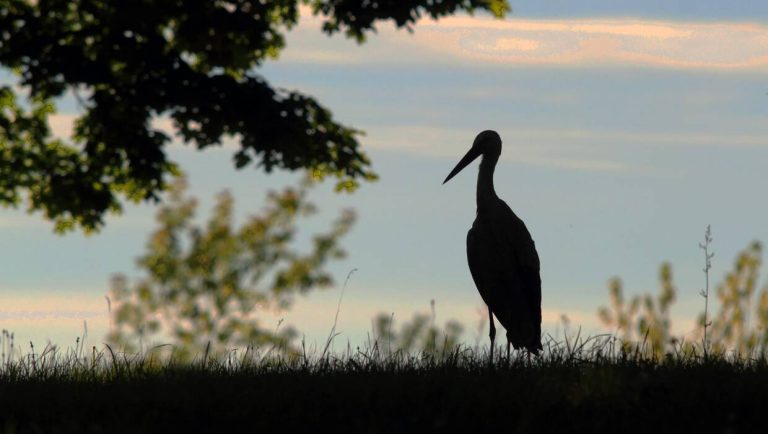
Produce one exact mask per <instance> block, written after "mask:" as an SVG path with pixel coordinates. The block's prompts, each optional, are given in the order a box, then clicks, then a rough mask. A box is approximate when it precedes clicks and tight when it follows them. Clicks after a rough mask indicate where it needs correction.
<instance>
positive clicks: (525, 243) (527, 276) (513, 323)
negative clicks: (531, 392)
mask: <svg viewBox="0 0 768 434" xmlns="http://www.w3.org/2000/svg"><path fill="white" fill-rule="evenodd" d="M481 155H482V161H481V163H480V171H479V174H478V180H477V216H476V218H475V221H474V223H473V224H472V228H471V229H470V230H469V232H468V233H467V261H468V263H469V269H470V272H471V273H472V279H473V280H474V282H475V285H476V286H477V289H478V291H479V292H480V296H481V297H482V299H483V301H484V302H485V304H486V305H487V306H488V314H489V320H490V333H489V335H490V338H491V355H492V354H493V346H494V339H495V335H496V329H495V326H494V316H495V317H496V319H498V321H499V322H500V323H501V325H502V326H503V327H504V328H505V329H506V330H507V353H509V345H510V344H511V345H513V346H514V347H515V348H525V349H526V350H528V351H529V352H533V353H536V352H538V351H539V350H541V279H540V275H539V272H540V262H539V256H538V253H537V252H536V246H535V244H534V242H533V239H532V238H531V235H530V233H529V232H528V229H527V228H526V226H525V223H523V221H522V220H521V219H520V218H519V217H518V216H517V215H515V213H514V212H513V211H512V209H510V207H509V206H508V205H507V204H506V203H505V202H504V201H503V200H501V199H500V198H499V197H498V196H497V195H496V191H495V189H494V186H493V172H494V169H495V166H496V163H497V161H498V158H499V155H501V138H500V137H499V135H498V134H497V133H496V132H494V131H490V130H488V131H483V132H482V133H480V134H479V135H478V136H477V138H476V139H475V141H474V144H473V145H472V149H470V151H469V152H468V153H467V155H465V156H464V158H463V159H462V160H461V161H460V162H459V164H458V165H457V166H456V167H455V168H454V170H453V171H452V172H451V174H450V175H448V177H447V178H446V180H445V181H444V183H445V182H447V181H448V180H449V179H451V178H452V177H453V176H454V175H455V174H456V173H458V172H459V171H461V169H463V168H464V167H465V166H467V165H468V164H469V163H470V162H471V161H472V160H474V159H475V158H477V157H479V156H481Z"/></svg>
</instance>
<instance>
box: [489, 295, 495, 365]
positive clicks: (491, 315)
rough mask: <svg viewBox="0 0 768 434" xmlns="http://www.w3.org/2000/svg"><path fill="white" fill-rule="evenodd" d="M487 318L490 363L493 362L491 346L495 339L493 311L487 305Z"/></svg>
mask: <svg viewBox="0 0 768 434" xmlns="http://www.w3.org/2000/svg"><path fill="white" fill-rule="evenodd" d="M488 319H489V320H490V321H489V322H490V324H491V330H490V333H488V336H489V337H490V338H491V363H493V347H494V345H495V343H494V340H495V339H496V325H495V324H494V323H493V312H491V308H490V307H488Z"/></svg>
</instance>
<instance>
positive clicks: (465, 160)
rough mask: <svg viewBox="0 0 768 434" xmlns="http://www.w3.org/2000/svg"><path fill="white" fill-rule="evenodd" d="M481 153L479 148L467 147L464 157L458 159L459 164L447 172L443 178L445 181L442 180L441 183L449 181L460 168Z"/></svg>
mask: <svg viewBox="0 0 768 434" xmlns="http://www.w3.org/2000/svg"><path fill="white" fill-rule="evenodd" d="M481 154H482V153H481V152H480V149H479V148H476V147H474V146H473V147H472V148H470V149H469V151H468V152H467V153H466V154H465V155H464V157H463V158H462V159H461V161H459V164H457V165H456V167H454V168H453V170H451V173H449V174H448V177H447V178H445V181H443V184H445V183H446V182H448V181H450V179H451V178H453V177H454V176H456V174H457V173H459V172H461V169H463V168H465V167H467V165H468V164H469V163H471V162H472V161H474V159H475V158H477V157H479V156H480V155H481Z"/></svg>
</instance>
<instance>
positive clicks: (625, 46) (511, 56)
mask: <svg viewBox="0 0 768 434" xmlns="http://www.w3.org/2000/svg"><path fill="white" fill-rule="evenodd" d="M302 15H303V16H302V22H301V25H300V26H299V28H298V29H296V31H295V32H294V36H295V37H294V39H292V40H291V42H290V44H289V45H288V49H287V50H286V55H285V57H284V60H287V61H297V62H305V63H306V62H312V63H331V64H349V63H361V64H362V63H374V64H381V63H384V64H405V63H407V64H413V63H424V62H427V63H435V62H439V61H441V60H442V61H446V62H449V63H450V62H455V61H461V62H472V63H473V64H478V63H480V64H482V63H487V64H502V65H510V66H516V65H520V66H524V65H553V66H557V65H562V66H569V65H570V66H590V67H594V66H601V65H613V66H616V65H618V66H622V65H623V66H633V65H644V66H651V67H660V68H678V69H679V68H686V69H715V70H742V69H761V68H766V67H768V25H765V24H761V23H746V22H689V21H679V22H678V21H653V20H643V19H632V18H579V19H575V18H574V19H560V20H547V19H535V20H534V19H518V18H516V17H515V16H514V15H513V16H510V17H509V18H507V19H505V20H498V19H492V18H482V17H469V16H453V17H448V18H444V19H441V20H439V21H434V20H431V19H422V20H421V21H420V22H419V23H418V24H417V26H416V28H415V29H416V30H415V32H414V33H413V34H410V33H408V32H405V31H398V30H396V29H395V28H394V26H392V25H381V26H380V29H379V32H378V35H376V36H375V37H374V38H372V39H371V40H370V41H369V42H368V46H367V49H366V50H357V49H355V48H354V47H355V46H354V45H350V44H349V43H348V42H347V41H343V38H333V39H332V40H331V39H328V38H318V35H319V34H320V25H321V20H320V19H319V18H317V17H312V16H310V13H309V11H308V10H302ZM330 41H333V42H330ZM393 47H395V48H396V49H395V48H393Z"/></svg>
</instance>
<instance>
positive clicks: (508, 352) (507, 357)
mask: <svg viewBox="0 0 768 434" xmlns="http://www.w3.org/2000/svg"><path fill="white" fill-rule="evenodd" d="M509 345H510V343H509V336H507V363H509Z"/></svg>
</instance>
